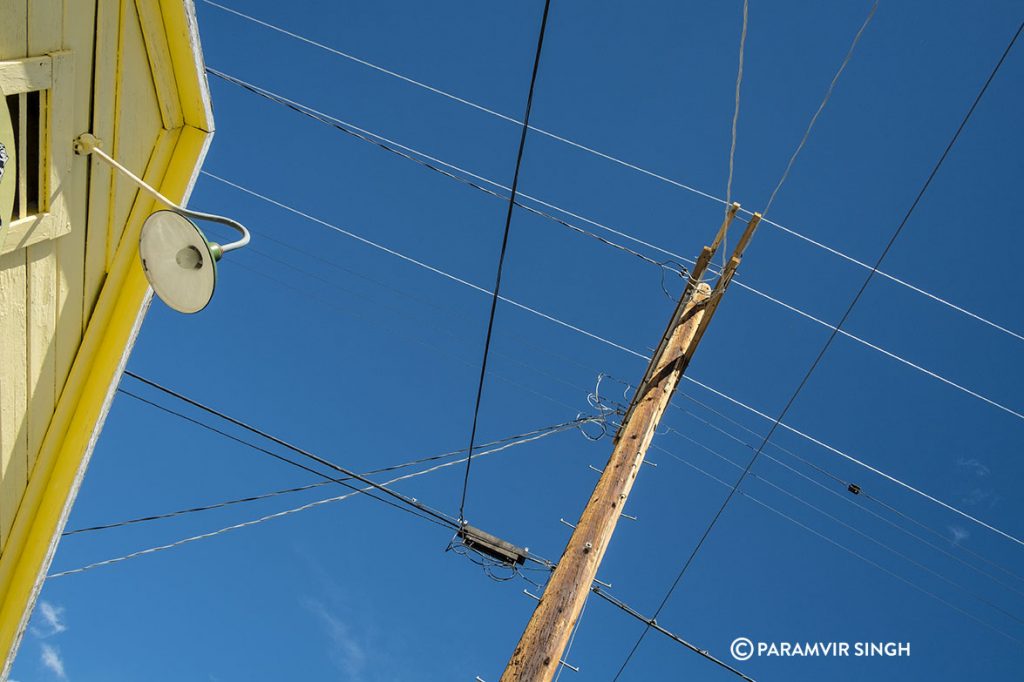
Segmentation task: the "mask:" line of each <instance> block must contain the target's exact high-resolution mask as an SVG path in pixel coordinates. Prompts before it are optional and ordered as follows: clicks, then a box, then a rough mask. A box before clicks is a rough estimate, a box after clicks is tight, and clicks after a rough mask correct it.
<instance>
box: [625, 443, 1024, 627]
mask: <svg viewBox="0 0 1024 682" xmlns="http://www.w3.org/2000/svg"><path fill="white" fill-rule="evenodd" d="M654 447H655V449H659V446H654ZM673 458H674V459H676V460H677V461H679V462H681V463H682V464H685V465H686V466H687V467H689V468H691V469H693V470H694V471H696V472H698V473H700V474H701V475H703V476H706V477H707V478H710V479H711V480H713V481H715V482H717V483H719V484H720V485H722V486H724V487H726V488H730V489H731V488H732V484H731V483H727V482H726V481H723V480H722V479H720V478H718V477H717V476H715V475H714V474H711V473H709V472H707V471H706V470H704V469H702V468H700V467H699V466H697V465H696V464H693V463H692V462H690V461H688V460H686V459H685V458H683V457H680V456H678V455H676V456H674V457H673ZM737 494H739V495H741V496H743V497H745V498H747V499H748V500H750V501H751V502H753V503H755V504H757V505H758V506H760V507H762V508H764V509H767V510H768V511H770V512H772V513H773V514H776V515H778V516H780V517H782V518H783V519H785V520H786V521H789V522H790V523H792V524H794V525H796V526H798V527H799V528H802V529H803V530H805V531H807V532H808V533H811V534H812V535H815V536H817V537H818V538H820V539H822V540H824V541H825V542H828V543H829V544H831V545H833V546H835V547H837V548H838V549H841V550H843V551H844V552H846V553H847V554H849V555H851V556H853V557H856V558H857V559H860V560H861V561H863V562H864V563H866V564H868V565H869V566H873V567H875V568H877V569H878V570H880V571H882V572H883V573H885V574H887V575H889V576H890V577H893V578H896V579H897V580H899V581H900V582H902V583H904V584H905V585H909V586H910V587H912V588H913V589H915V590H917V591H918V592H920V593H921V594H923V595H925V596H927V597H930V598H932V599H934V600H935V601H937V602H938V603H940V604H942V605H944V606H946V607H948V608H950V609H953V610H954V611H956V612H958V613H960V614H961V615H963V616H966V617H967V618H970V619H971V620H973V621H975V622H976V623H979V624H980V625H983V626H985V627H986V628H988V629H990V630H992V631H993V632H997V633H998V634H1000V635H1002V636H1003V637H1006V638H1007V639H1010V640H1012V641H1014V642H1017V643H1018V644H1024V641H1022V640H1020V639H1019V638H1017V637H1015V636H1013V635H1011V634H1009V633H1007V632H1005V631H1003V630H1001V629H999V628H998V627H996V626H995V625H993V624H992V623H989V622H988V621H985V620H983V619H981V618H979V617H978V616H976V615H974V614H973V613H971V612H969V611H966V610H964V609H962V608H961V607H959V606H957V605H956V604H953V603H952V602H949V601H947V600H945V599H943V598H942V597H940V596H939V595H938V594H936V593H934V592H932V591H930V590H928V589H926V588H924V587H921V586H920V585H918V584H917V583H916V582H914V581H911V580H908V579H907V578H904V577H903V576H902V575H900V574H899V573H896V572H895V571H892V570H890V569H888V568H886V567H885V566H883V565H881V564H879V563H877V562H875V561H873V560H871V559H869V558H867V557H866V556H864V555H863V554H861V553H859V552H857V551H856V550H854V549H851V548H850V547H847V546H846V545H844V544H843V543H841V542H839V541H838V540H835V539H834V538H831V537H829V536H828V535H825V534H824V533H822V532H820V531H817V530H815V529H813V528H811V527H810V526H808V525H806V524H804V523H802V522H800V521H798V520H797V519H795V518H793V517H792V516H790V515H789V514H786V513H785V512H782V511H780V510H778V509H776V508H775V507H773V506H771V505H769V504H768V503H766V502H764V501H763V500H761V499H759V498H757V497H754V496H753V495H751V494H750V493H749V492H747V491H746V490H743V489H741V490H739V491H738V493H737ZM637 645H639V640H638V642H637Z"/></svg>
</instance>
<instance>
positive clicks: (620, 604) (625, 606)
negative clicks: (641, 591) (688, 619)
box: [590, 585, 755, 682]
mask: <svg viewBox="0 0 1024 682" xmlns="http://www.w3.org/2000/svg"><path fill="white" fill-rule="evenodd" d="M590 591H591V592H593V593H594V594H596V595H597V596H599V597H601V599H604V600H605V601H606V602H608V603H609V604H612V605H614V606H617V607H618V608H620V609H621V610H623V611H625V612H626V613H628V614H629V615H631V616H633V617H634V618H636V619H637V620H639V621H640V622H641V623H645V624H646V625H647V627H649V628H653V629H655V630H657V631H658V632H660V633H661V634H663V635H665V636H666V637H668V638H669V639H671V640H672V641H674V642H676V643H677V644H682V645H683V646H684V647H686V648H687V649H689V650H690V651H692V652H694V653H696V654H700V655H701V656H703V657H704V658H706V659H708V660H709V661H711V662H712V663H714V664H715V665H717V666H719V667H722V668H725V669H726V670H728V671H729V672H731V673H732V674H734V675H737V676H739V677H740V678H742V679H744V680H748V681H749V682H755V681H754V679H753V678H750V677H747V676H746V675H745V674H743V673H741V672H740V671H739V670H737V669H736V668H733V667H732V666H731V665H729V664H728V663H725V662H724V661H722V660H720V659H718V658H715V657H714V656H712V655H711V654H710V653H709V652H708V650H707V649H701V648H700V647H698V646H695V645H693V644H690V643H689V642H687V641H686V640H685V639H683V638H682V637H680V636H679V635H677V634H675V633H674V632H671V631H670V630H667V629H666V628H664V627H663V626H661V625H659V624H658V621H656V620H655V619H653V618H648V617H647V616H644V615H643V614H641V613H640V612H639V611H637V610H636V609H634V608H633V607H631V606H629V605H628V604H626V603H625V602H622V601H620V600H619V599H616V598H615V597H613V596H611V595H610V594H608V593H607V592H605V591H604V590H602V589H601V588H600V587H599V586H597V585H594V586H593V587H591V588H590Z"/></svg>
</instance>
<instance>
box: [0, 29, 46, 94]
mask: <svg viewBox="0 0 1024 682" xmlns="http://www.w3.org/2000/svg"><path fill="white" fill-rule="evenodd" d="M5 18H6V17H5ZM50 80H51V75H50V58H49V57H47V56H35V57H25V58H22V59H12V60H4V61H0V92H3V93H4V94H5V95H12V94H14V93H16V92H30V91H32V90H45V89H46V88H48V87H50Z"/></svg>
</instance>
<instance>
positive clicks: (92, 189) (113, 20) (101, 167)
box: [79, 0, 125, 329]
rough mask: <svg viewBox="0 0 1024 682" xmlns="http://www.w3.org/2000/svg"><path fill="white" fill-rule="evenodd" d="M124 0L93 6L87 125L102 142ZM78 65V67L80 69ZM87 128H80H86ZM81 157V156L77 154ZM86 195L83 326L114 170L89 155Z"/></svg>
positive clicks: (98, 278)
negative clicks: (93, 38)
mask: <svg viewBox="0 0 1024 682" xmlns="http://www.w3.org/2000/svg"><path fill="white" fill-rule="evenodd" d="M124 2H125V0H108V1H107V2H101V3H99V5H98V7H97V8H96V18H95V25H96V55H95V63H94V65H93V72H94V73H95V77H94V85H93V87H94V97H93V109H92V112H93V113H92V121H91V125H90V126H88V129H90V130H92V133H93V135H95V136H96V137H98V138H99V139H100V140H102V141H103V142H104V143H105V144H111V143H112V141H113V139H114V117H115V112H116V93H117V62H118V55H119V53H120V49H121V6H122V5H123V4H124ZM80 70H81V69H79V71H80ZM85 129H86V128H83V130H85ZM80 158H81V157H80ZM87 163H88V164H89V199H88V204H87V206H88V218H87V220H86V228H85V229H86V241H85V270H84V272H83V287H84V290H83V299H82V306H83V310H82V324H83V329H84V327H85V325H86V324H87V323H88V320H89V316H90V315H91V314H92V310H93V308H94V307H95V305H96V300H97V298H98V297H99V294H100V289H101V288H102V286H103V280H104V278H105V276H106V271H107V241H108V237H109V232H110V205H111V200H112V195H113V186H112V183H113V181H114V177H113V174H112V173H113V171H112V169H111V168H110V166H108V165H107V164H105V163H103V162H102V161H99V160H97V159H95V158H92V157H89V159H88V160H87Z"/></svg>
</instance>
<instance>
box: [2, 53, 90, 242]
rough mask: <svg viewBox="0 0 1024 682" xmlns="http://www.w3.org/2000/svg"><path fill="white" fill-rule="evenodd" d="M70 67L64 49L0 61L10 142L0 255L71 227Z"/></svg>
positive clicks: (51, 237) (69, 58) (69, 59)
mask: <svg viewBox="0 0 1024 682" xmlns="http://www.w3.org/2000/svg"><path fill="white" fill-rule="evenodd" d="M72 69H73V62H72V55H71V54H70V53H68V52H58V53H53V54H48V55H41V56H38V57H28V58H25V59H18V60H11V61H5V62H0V93H2V95H3V98H4V99H3V100H0V104H3V105H6V108H7V112H8V113H9V118H10V124H11V129H12V132H13V135H12V136H11V137H12V138H13V140H12V141H13V143H14V144H13V147H14V149H13V150H12V152H11V153H9V156H10V157H11V158H10V159H9V161H8V162H7V164H6V168H5V172H4V178H3V181H4V182H5V183H8V182H10V181H11V180H13V181H14V201H13V203H12V204H10V206H11V210H10V219H9V220H8V221H6V224H4V225H0V254H4V253H9V252H11V251H14V250H16V249H20V248H24V247H26V246H30V245H32V244H36V243H39V242H41V241H44V240H48V239H55V238H57V237H60V236H62V235H65V234H67V233H68V232H70V231H71V225H70V223H69V220H68V212H67V208H66V201H67V199H66V194H67V191H68V183H69V181H70V175H71V158H72V155H73V150H72V143H73V139H72V138H73V132H72V131H71V129H70V127H69V126H70V125H71V120H72V116H71V114H72V107H73V106H74V101H73V82H72V80H73V79H72V78H71V74H72V73H73V71H72ZM9 175H10V176H13V178H12V177H9ZM7 198H8V199H9V198H10V197H9V195H8V197H7ZM4 208H6V207H4ZM5 217H6V216H5Z"/></svg>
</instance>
